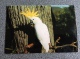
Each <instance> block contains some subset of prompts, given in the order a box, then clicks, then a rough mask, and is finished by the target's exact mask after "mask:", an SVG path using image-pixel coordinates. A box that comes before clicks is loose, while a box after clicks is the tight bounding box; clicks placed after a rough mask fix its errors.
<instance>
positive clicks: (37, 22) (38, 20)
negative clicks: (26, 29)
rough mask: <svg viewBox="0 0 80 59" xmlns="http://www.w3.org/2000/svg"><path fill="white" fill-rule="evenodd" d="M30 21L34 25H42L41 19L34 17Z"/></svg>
mask: <svg viewBox="0 0 80 59" xmlns="http://www.w3.org/2000/svg"><path fill="white" fill-rule="evenodd" d="M30 20H31V21H32V22H33V23H34V24H39V23H42V21H41V19H40V18H39V17H32V18H30Z"/></svg>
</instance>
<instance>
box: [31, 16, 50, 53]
mask: <svg viewBox="0 0 80 59" xmlns="http://www.w3.org/2000/svg"><path fill="white" fill-rule="evenodd" d="M31 20H32V21H33V23H34V27H35V31H36V34H37V38H38V39H39V41H40V43H41V44H42V46H43V47H44V49H45V50H46V52H48V51H49V43H50V36H49V31H48V28H47V26H46V25H45V24H44V23H43V22H42V21H41V19H40V18H38V17H32V18H31Z"/></svg>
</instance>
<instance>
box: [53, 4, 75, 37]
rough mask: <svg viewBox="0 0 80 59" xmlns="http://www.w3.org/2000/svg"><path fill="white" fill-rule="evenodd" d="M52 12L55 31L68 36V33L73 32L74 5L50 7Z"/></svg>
mask: <svg viewBox="0 0 80 59" xmlns="http://www.w3.org/2000/svg"><path fill="white" fill-rule="evenodd" d="M52 12H53V13H54V16H55V25H54V26H55V33H56V34H61V35H65V36H67V37H70V34H75V33H76V31H74V29H76V28H75V27H76V26H75V25H76V23H75V12H74V6H72V5H71V6H69V7H64V8H60V7H52Z"/></svg>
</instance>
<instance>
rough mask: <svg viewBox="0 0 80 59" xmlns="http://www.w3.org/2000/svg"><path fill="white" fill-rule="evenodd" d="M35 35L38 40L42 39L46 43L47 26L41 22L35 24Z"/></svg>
mask: <svg viewBox="0 0 80 59" xmlns="http://www.w3.org/2000/svg"><path fill="white" fill-rule="evenodd" d="M35 30H36V34H37V37H38V39H39V40H40V41H44V42H46V43H50V35H49V31H48V27H47V26H46V25H45V24H44V23H42V24H38V25H36V26H35Z"/></svg>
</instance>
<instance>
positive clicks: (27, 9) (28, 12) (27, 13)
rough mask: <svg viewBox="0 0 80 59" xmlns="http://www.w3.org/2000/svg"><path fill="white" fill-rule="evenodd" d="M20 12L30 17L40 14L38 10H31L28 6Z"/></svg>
mask: <svg viewBox="0 0 80 59" xmlns="http://www.w3.org/2000/svg"><path fill="white" fill-rule="evenodd" d="M20 14H22V15H24V16H26V17H28V18H31V17H37V16H39V14H38V11H36V12H35V11H34V9H33V10H32V12H31V11H30V9H29V8H26V9H25V11H23V12H21V13H20Z"/></svg>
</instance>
